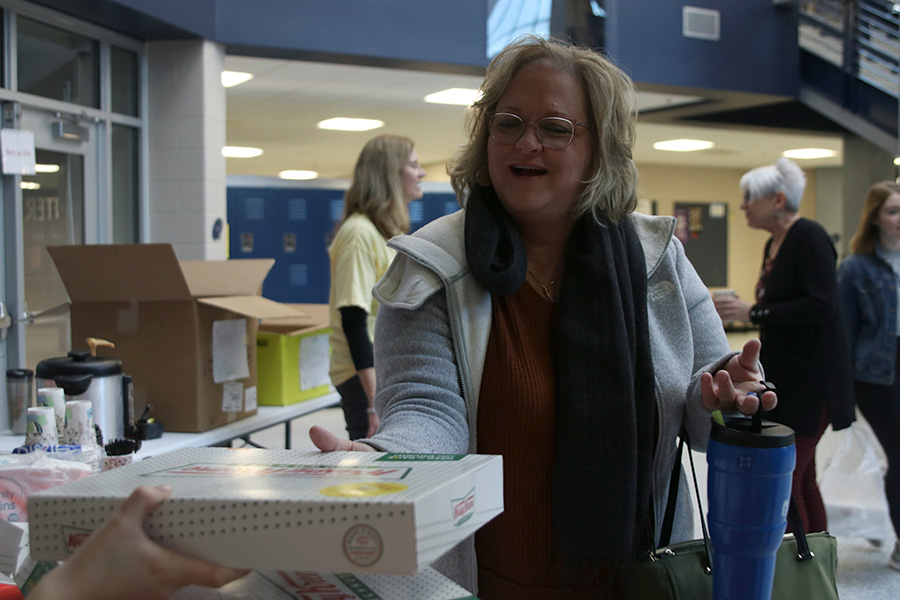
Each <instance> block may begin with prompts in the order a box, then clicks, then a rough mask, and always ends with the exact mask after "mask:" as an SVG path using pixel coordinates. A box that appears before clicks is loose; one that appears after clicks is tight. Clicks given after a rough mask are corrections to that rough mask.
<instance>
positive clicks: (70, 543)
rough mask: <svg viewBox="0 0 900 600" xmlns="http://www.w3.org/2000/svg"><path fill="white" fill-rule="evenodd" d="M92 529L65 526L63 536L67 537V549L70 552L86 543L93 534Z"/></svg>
mask: <svg viewBox="0 0 900 600" xmlns="http://www.w3.org/2000/svg"><path fill="white" fill-rule="evenodd" d="M91 533H92V532H91V530H90V529H79V528H77V527H63V537H65V538H66V550H68V551H69V552H70V553H71V552H75V551H76V550H77V549H78V548H80V547H81V546H82V544H84V543H85V542H86V541H87V539H88V537H89V536H90V535H91Z"/></svg>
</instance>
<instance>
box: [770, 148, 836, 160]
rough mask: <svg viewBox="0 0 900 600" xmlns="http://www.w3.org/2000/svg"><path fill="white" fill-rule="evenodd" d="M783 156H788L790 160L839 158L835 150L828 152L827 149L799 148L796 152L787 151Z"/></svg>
mask: <svg viewBox="0 0 900 600" xmlns="http://www.w3.org/2000/svg"><path fill="white" fill-rule="evenodd" d="M781 154H782V156H786V157H788V158H801V159H802V158H830V157H832V156H837V152H835V151H834V150H828V149H827V148H797V149H795V150H785V151H784V152H782V153H781Z"/></svg>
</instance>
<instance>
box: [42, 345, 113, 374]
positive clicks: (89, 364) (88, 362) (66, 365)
mask: <svg viewBox="0 0 900 600" xmlns="http://www.w3.org/2000/svg"><path fill="white" fill-rule="evenodd" d="M123 370H124V369H123V368H122V361H121V360H119V359H118V358H112V357H109V356H91V353H90V352H85V351H76V350H73V351H70V352H69V354H68V356H60V357H57V358H47V359H45V360H42V361H41V362H39V363H38V365H37V376H38V379H53V378H54V377H56V376H57V375H91V376H92V377H109V376H112V375H121V374H122V372H123Z"/></svg>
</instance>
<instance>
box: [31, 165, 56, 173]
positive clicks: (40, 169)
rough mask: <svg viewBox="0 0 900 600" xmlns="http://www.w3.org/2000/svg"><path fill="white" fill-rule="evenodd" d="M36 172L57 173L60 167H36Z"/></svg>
mask: <svg viewBox="0 0 900 600" xmlns="http://www.w3.org/2000/svg"><path fill="white" fill-rule="evenodd" d="M34 170H35V171H36V172H37V173H57V172H59V165H34Z"/></svg>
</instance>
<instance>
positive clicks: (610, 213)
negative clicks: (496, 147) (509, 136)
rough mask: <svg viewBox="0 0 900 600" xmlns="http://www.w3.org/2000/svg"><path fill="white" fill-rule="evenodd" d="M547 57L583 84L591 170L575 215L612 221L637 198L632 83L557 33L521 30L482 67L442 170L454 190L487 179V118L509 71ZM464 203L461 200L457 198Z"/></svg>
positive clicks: (462, 193)
mask: <svg viewBox="0 0 900 600" xmlns="http://www.w3.org/2000/svg"><path fill="white" fill-rule="evenodd" d="M539 60H547V61H549V62H550V64H551V65H552V66H553V67H554V68H556V69H559V70H560V71H562V72H564V73H571V74H572V75H575V76H576V77H578V79H579V80H580V81H581V83H582V84H583V85H584V90H585V95H586V103H585V104H586V105H587V107H588V113H589V115H588V116H589V119H588V121H589V122H588V126H589V127H590V130H591V137H592V140H591V149H592V154H593V161H592V164H591V172H592V173H593V176H592V177H591V178H590V179H589V180H588V181H586V182H584V183H585V184H586V186H585V189H584V192H582V194H581V198H580V199H579V201H578V205H577V207H576V212H577V214H578V215H581V214H584V213H587V212H593V213H594V215H595V216H597V217H599V216H600V214H601V213H602V214H605V216H606V218H607V219H609V220H610V221H612V222H617V221H618V220H619V219H620V218H621V217H623V216H624V215H626V214H628V213H630V212H631V211H633V210H634V208H635V206H636V204H637V179H638V173H637V168H636V167H635V165H634V161H633V159H632V148H633V147H634V140H635V119H636V118H637V108H636V106H637V105H636V99H635V98H636V96H635V92H634V84H633V83H632V82H631V80H630V79H629V78H628V76H627V75H626V74H625V73H624V72H622V70H620V69H619V68H618V67H616V66H615V65H613V64H612V63H611V62H610V61H609V60H607V59H606V58H605V57H603V56H602V55H601V54H598V53H597V52H594V51H593V50H591V49H590V48H587V47H584V46H575V45H572V44H570V43H568V42H564V41H561V40H556V39H545V38H541V37H537V36H525V37H523V38H520V39H519V40H517V41H515V42H513V43H512V44H510V45H509V46H507V47H506V48H505V49H504V50H503V51H502V52H500V54H498V55H497V56H496V57H495V58H494V60H493V61H491V64H490V65H489V66H488V68H487V72H486V73H485V77H484V81H483V82H482V85H481V92H482V96H481V98H480V99H479V100H478V101H477V102H475V104H474V105H473V106H472V108H471V110H470V111H469V114H468V116H467V119H466V129H467V132H468V136H469V139H468V141H467V143H466V144H465V145H464V146H463V148H462V149H461V150H460V152H459V153H458V154H457V155H456V156H455V157H454V160H453V161H452V162H451V163H450V164H449V165H448V167H447V173H448V174H449V175H450V182H451V184H452V185H453V189H454V191H456V194H457V196H459V197H460V198H461V199H464V198H465V197H466V196H467V194H468V190H469V189H471V187H472V186H473V185H474V184H476V183H478V184H481V185H485V184H487V183H489V182H488V177H489V175H488V166H487V144H488V136H489V134H488V119H489V116H490V114H491V113H492V112H493V111H494V109H495V108H496V107H497V102H498V101H499V99H500V97H501V96H502V95H503V93H504V92H505V91H506V88H507V87H508V86H509V83H510V81H512V79H513V77H515V76H516V74H517V73H518V72H519V71H520V70H521V69H522V68H523V67H525V66H527V65H529V64H531V63H533V62H535V61H539ZM462 201H463V203H464V200H462Z"/></svg>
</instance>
